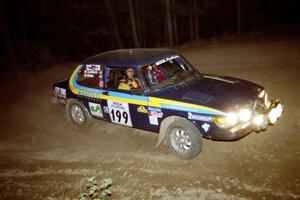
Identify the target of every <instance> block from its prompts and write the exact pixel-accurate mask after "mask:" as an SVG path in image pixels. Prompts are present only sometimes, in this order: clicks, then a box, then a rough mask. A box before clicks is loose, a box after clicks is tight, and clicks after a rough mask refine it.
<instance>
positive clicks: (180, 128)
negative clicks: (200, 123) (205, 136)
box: [166, 119, 203, 160]
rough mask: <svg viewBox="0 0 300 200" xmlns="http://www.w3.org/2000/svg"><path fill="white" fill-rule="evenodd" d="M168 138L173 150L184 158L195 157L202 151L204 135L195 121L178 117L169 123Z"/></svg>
mask: <svg viewBox="0 0 300 200" xmlns="http://www.w3.org/2000/svg"><path fill="white" fill-rule="evenodd" d="M166 140H167V143H168V145H169V148H170V149H171V151H173V152H174V153H175V154H176V156H178V157H180V158H182V159H186V160H188V159H192V158H195V157H196V156H197V155H199V153H200V152H201V151H202V146H203V143H202V135H201V133H200V131H199V130H198V129H197V128H196V127H195V125H194V124H193V123H191V122H190V121H188V120H186V119H177V120H175V121H174V122H173V123H171V124H170V125H169V127H168V128H167V132H166Z"/></svg>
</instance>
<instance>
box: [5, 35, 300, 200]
mask: <svg viewBox="0 0 300 200" xmlns="http://www.w3.org/2000/svg"><path fill="white" fill-rule="evenodd" d="M181 52H182V53H183V54H184V55H185V56H186V57H187V59H188V60H189V61H190V62H191V63H192V64H193V65H194V66H195V67H197V68H198V69H199V70H200V71H201V72H205V73H216V74H225V75H229V76H236V77H239V78H243V79H247V80H251V81H254V82H257V83H259V84H261V85H263V86H265V88H266V90H267V92H268V93H269V96H270V97H274V98H280V99H281V100H282V101H283V103H284V104H285V114H284V115H283V117H282V118H281V120H280V121H279V122H278V124H276V126H273V127H269V129H268V130H267V131H265V132H263V133H259V134H257V133H252V134H250V135H248V136H247V137H245V138H243V139H242V140H239V141H235V142H217V141H211V140H204V149H203V152H202V153H201V154H200V156H198V157H197V158H195V159H193V160H190V161H184V160H180V159H179V158H177V157H175V156H174V155H173V154H172V153H171V152H170V151H169V150H168V147H167V146H161V147H160V148H159V149H154V146H155V143H156V139H157V135H156V134H154V133H150V132H146V131H141V130H134V129H130V128H127V127H123V126H118V125H112V124H109V123H106V122H102V121H93V122H92V124H91V125H90V126H89V127H87V128H81V127H76V126H75V125H73V124H69V123H68V122H67V121H66V115H65V110H64V107H63V106H62V105H54V104H51V103H50V99H49V96H50V93H51V86H52V84H53V83H54V82H56V81H58V80H60V79H63V78H65V77H67V76H68V75H69V74H70V73H71V71H72V70H73V68H74V67H75V66H74V64H66V65H58V66H55V67H52V68H50V69H47V70H43V71H39V72H29V71H16V70H11V71H9V72H6V73H5V74H2V78H1V87H0V92H1V100H0V103H1V105H0V106H1V119H0V132H1V133H0V191H1V192H0V199H62V197H64V199H73V198H75V197H77V196H78V195H79V191H80V190H79V187H80V180H81V179H82V178H85V177H91V176H96V178H97V179H98V180H101V179H102V178H105V177H107V178H108V177H110V178H112V180H113V187H112V190H113V195H112V196H111V197H110V199H200V200H202V199H203V200H208V199H217V200H224V199H225V200H226V199H238V200H244V199H300V109H299V100H300V89H299V88H300V75H299V74H300V39H297V38H296V39H295V38H294V39H289V40H285V41H282V40H277V41H268V42H257V43H239V44H237V43H235V44H227V45H222V46H220V45H219V46H218V45H217V46H205V48H199V49H189V50H187V49H182V50H181Z"/></svg>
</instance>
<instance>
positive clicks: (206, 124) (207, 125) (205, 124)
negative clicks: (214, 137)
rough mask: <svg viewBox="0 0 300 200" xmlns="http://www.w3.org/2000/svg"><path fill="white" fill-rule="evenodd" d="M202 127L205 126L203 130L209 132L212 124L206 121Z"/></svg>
mask: <svg viewBox="0 0 300 200" xmlns="http://www.w3.org/2000/svg"><path fill="white" fill-rule="evenodd" d="M202 128H203V130H204V131H205V132H207V131H208V130H209V128H210V125H209V124H208V123H204V124H203V125H202Z"/></svg>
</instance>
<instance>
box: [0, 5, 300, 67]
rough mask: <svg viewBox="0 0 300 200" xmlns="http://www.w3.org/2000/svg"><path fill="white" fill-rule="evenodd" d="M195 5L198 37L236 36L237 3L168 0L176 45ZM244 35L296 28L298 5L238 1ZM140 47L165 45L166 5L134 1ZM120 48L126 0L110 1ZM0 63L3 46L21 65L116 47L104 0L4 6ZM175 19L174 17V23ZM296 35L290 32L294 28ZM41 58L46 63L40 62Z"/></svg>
mask: <svg viewBox="0 0 300 200" xmlns="http://www.w3.org/2000/svg"><path fill="white" fill-rule="evenodd" d="M192 1H196V2H197V6H198V15H197V16H198V17H197V19H198V20H199V21H198V24H199V25H198V27H199V31H198V34H199V37H200V38H201V39H209V38H211V37H221V36H222V35H224V33H226V34H236V32H237V1H238V0H226V1H223V0H191V1H187V0H186V1H185V0H172V1H171V14H172V16H176V25H177V37H178V39H177V44H176V45H181V44H184V43H187V42H190V41H191V37H190V25H191V24H190V17H191V13H193V12H195V11H194V9H193V8H194V6H190V5H189V2H192ZM240 1H241V15H242V16H241V19H242V27H243V34H247V33H251V32H255V31H262V30H267V29H270V28H274V27H285V28H286V27H288V28H289V27H297V26H299V18H300V14H299V13H300V12H299V10H298V9H299V6H298V5H299V3H298V2H299V1H298V0H264V1H263V0H240ZM132 2H133V4H134V15H135V21H136V25H137V31H138V39H139V42H140V47H161V46H169V45H168V42H167V41H168V40H167V30H166V20H165V19H166V17H165V16H166V15H165V4H164V0H156V1H146V0H145V1H138V0H133V1H132ZM110 3H111V6H112V10H113V14H114V16H115V19H116V25H117V27H118V30H119V34H120V37H121V40H122V43H123V47H124V48H132V47H134V43H133V36H132V24H131V21H130V12H129V9H128V1H124V0H111V1H110ZM1 7H2V9H1V10H2V14H3V16H4V17H2V20H1V27H2V29H1V37H2V38H3V39H4V40H3V41H5V42H4V43H1V49H3V50H4V51H3V53H1V55H2V57H1V60H4V59H5V58H7V55H8V53H7V52H8V51H7V42H8V41H9V42H10V44H11V46H12V53H13V55H14V57H15V60H16V62H17V63H19V64H26V63H30V62H35V61H36V55H37V54H41V55H40V56H41V57H47V58H48V57H50V58H54V59H55V60H65V59H76V58H77V59H80V58H82V57H84V56H87V55H92V54H95V53H99V52H102V51H106V50H110V49H115V48H118V45H117V43H116V40H115V37H114V34H113V31H112V30H113V29H112V23H111V17H110V15H109V13H108V9H107V4H106V3H105V1H104V0H85V1H83V0H56V1H41V0H29V1H28V0H14V1H8V0H7V1H4V2H3V1H2V5H1ZM173 20H174V18H173ZM292 30H294V29H292ZM42 59H45V58H42Z"/></svg>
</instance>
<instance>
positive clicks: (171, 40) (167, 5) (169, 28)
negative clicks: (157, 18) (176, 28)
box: [165, 0, 174, 46]
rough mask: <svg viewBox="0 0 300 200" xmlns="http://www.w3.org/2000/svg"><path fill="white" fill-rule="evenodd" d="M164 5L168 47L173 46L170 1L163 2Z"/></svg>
mask: <svg viewBox="0 0 300 200" xmlns="http://www.w3.org/2000/svg"><path fill="white" fill-rule="evenodd" d="M165 5H166V19H167V32H168V42H169V46H174V40H173V29H172V18H171V5H170V0H165Z"/></svg>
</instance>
